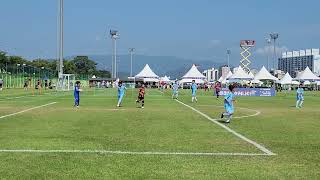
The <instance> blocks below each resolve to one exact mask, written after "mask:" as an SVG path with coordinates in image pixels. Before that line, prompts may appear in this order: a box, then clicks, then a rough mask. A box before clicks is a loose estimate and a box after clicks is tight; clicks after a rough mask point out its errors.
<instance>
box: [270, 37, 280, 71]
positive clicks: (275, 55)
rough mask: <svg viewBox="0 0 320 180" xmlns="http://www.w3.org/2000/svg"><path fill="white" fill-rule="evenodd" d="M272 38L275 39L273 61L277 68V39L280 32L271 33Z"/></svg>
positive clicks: (273, 65) (273, 66)
mask: <svg viewBox="0 0 320 180" xmlns="http://www.w3.org/2000/svg"><path fill="white" fill-rule="evenodd" d="M270 38H271V39H272V40H273V61H272V68H273V70H275V62H276V61H277V60H276V58H277V54H276V40H277V39H278V38H279V34H278V33H275V32H273V33H270Z"/></svg>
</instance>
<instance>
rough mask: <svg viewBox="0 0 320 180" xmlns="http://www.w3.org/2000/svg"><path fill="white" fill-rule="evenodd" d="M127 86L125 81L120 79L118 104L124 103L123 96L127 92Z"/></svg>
mask: <svg viewBox="0 0 320 180" xmlns="http://www.w3.org/2000/svg"><path fill="white" fill-rule="evenodd" d="M126 89H127V88H126V86H125V84H124V83H122V81H119V83H118V104H117V106H118V107H120V105H121V103H122V99H123V96H124V94H125V92H126Z"/></svg>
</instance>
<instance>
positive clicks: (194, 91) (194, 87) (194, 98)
mask: <svg viewBox="0 0 320 180" xmlns="http://www.w3.org/2000/svg"><path fill="white" fill-rule="evenodd" d="M191 93H192V99H191V101H192V102H194V101H196V102H198V99H197V84H196V81H195V80H192V85H191Z"/></svg>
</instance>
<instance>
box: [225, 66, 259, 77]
mask: <svg viewBox="0 0 320 180" xmlns="http://www.w3.org/2000/svg"><path fill="white" fill-rule="evenodd" d="M227 79H235V80H250V79H253V78H252V77H251V76H250V75H249V74H248V73H246V72H245V71H244V70H243V69H242V67H241V66H239V67H238V68H237V71H236V72H235V73H234V74H232V75H231V76H230V77H229V78H227Z"/></svg>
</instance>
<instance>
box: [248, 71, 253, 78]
mask: <svg viewBox="0 0 320 180" xmlns="http://www.w3.org/2000/svg"><path fill="white" fill-rule="evenodd" d="M249 76H250V77H251V78H252V79H253V78H254V75H253V73H252V72H251V71H250V72H249Z"/></svg>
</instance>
